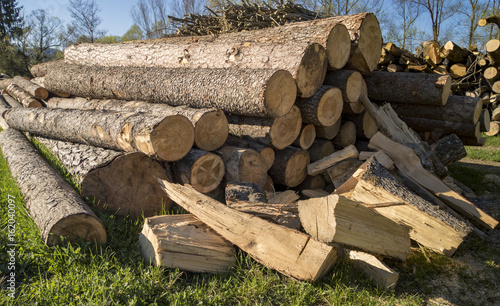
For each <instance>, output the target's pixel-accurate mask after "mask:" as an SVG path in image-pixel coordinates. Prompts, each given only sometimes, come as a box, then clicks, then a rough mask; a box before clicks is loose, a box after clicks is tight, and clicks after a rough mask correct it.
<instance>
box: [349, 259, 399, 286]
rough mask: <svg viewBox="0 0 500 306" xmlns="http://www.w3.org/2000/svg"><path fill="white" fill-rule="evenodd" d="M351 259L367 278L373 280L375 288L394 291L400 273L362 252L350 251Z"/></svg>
mask: <svg viewBox="0 0 500 306" xmlns="http://www.w3.org/2000/svg"><path fill="white" fill-rule="evenodd" d="M347 252H348V254H349V259H350V260H351V261H352V262H353V263H354V264H355V265H356V266H357V267H358V268H360V269H361V270H363V272H364V273H365V275H366V276H368V277H371V278H372V282H373V284H374V285H375V286H379V287H381V288H383V289H385V290H391V289H394V288H395V287H396V285H397V283H398V280H399V273H398V272H396V271H394V270H393V269H391V268H390V267H389V266H387V265H386V264H385V263H383V262H382V261H381V260H379V259H378V258H377V257H375V256H373V255H371V254H368V253H365V252H361V251H353V250H348V251H347Z"/></svg>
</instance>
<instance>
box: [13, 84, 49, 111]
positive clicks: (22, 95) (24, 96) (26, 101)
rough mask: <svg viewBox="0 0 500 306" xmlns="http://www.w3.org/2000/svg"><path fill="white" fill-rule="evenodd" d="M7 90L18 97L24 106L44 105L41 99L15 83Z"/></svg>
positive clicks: (14, 96) (15, 97)
mask: <svg viewBox="0 0 500 306" xmlns="http://www.w3.org/2000/svg"><path fill="white" fill-rule="evenodd" d="M5 92H6V93H7V94H9V95H10V96H11V97H12V98H14V99H16V100H17V101H18V102H19V103H21V104H22V105H23V106H24V107H42V103H41V102H40V101H38V100H37V99H35V97H33V96H32V95H30V94H29V93H28V92H26V91H25V90H24V89H22V88H21V87H19V86H17V85H16V84H14V83H12V84H10V85H9V86H7V88H6V89H5Z"/></svg>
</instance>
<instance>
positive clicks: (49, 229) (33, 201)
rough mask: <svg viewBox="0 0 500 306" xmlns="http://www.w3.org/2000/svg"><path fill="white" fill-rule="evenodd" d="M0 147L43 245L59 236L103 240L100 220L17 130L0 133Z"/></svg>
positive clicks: (104, 240)
mask: <svg viewBox="0 0 500 306" xmlns="http://www.w3.org/2000/svg"><path fill="white" fill-rule="evenodd" d="M0 147H1V148H2V153H3V156H4V158H5V160H6V161H7V163H8V165H9V168H10V171H11V172H12V176H13V177H14V178H15V179H16V182H17V185H18V186H19V189H20V190H21V193H22V194H23V197H24V199H25V201H26V207H27V208H28V210H29V212H30V216H31V218H33V221H34V222H35V224H36V225H37V227H38V228H39V229H40V232H41V236H42V239H43V241H44V242H45V243H46V244H47V245H49V246H52V245H57V244H59V243H60V242H61V240H60V238H61V236H63V237H65V239H68V240H70V241H76V240H78V239H83V240H87V241H91V242H97V243H100V244H104V243H106V241H107V234H106V230H105V228H104V225H103V224H102V222H101V220H99V218H97V217H96V215H95V214H94V213H93V212H92V210H91V209H90V208H89V207H88V206H87V205H86V204H85V202H83V200H82V199H81V198H80V197H79V196H78V195H77V194H76V192H75V191H74V190H73V189H72V188H71V187H70V186H69V185H68V184H67V183H66V182H65V181H64V180H63V179H62V178H61V177H60V176H59V175H58V174H57V173H56V172H55V171H54V169H52V167H51V166H50V165H49V164H48V163H47V162H46V161H45V160H44V159H43V158H42V157H41V156H40V155H38V153H37V151H36V150H35V148H33V146H32V145H31V143H30V142H29V141H28V139H27V138H26V137H25V136H24V135H23V134H22V133H21V132H19V131H17V130H14V129H7V130H4V131H3V132H1V133H0Z"/></svg>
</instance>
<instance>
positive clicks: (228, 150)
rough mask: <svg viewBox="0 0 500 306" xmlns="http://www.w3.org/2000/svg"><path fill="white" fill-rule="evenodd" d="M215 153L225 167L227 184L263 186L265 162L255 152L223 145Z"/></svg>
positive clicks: (265, 173) (265, 171)
mask: <svg viewBox="0 0 500 306" xmlns="http://www.w3.org/2000/svg"><path fill="white" fill-rule="evenodd" d="M216 152H217V154H219V155H220V156H221V157H222V160H223V161H224V164H225V166H226V172H225V179H226V181H227V182H228V183H233V182H237V183H255V184H258V185H261V186H263V185H264V183H265V182H266V178H267V165H266V161H265V160H264V157H262V155H260V154H259V153H258V152H257V151H254V150H251V149H244V148H238V147H233V146H227V145H225V146H222V147H220V148H219V149H217V151H216Z"/></svg>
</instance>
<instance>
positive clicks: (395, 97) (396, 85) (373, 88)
mask: <svg viewBox="0 0 500 306" xmlns="http://www.w3.org/2000/svg"><path fill="white" fill-rule="evenodd" d="M327 77H328V76H327ZM365 81H366V85H367V86H368V96H369V97H370V99H372V100H376V101H387V102H391V103H404V104H418V105H434V106H443V105H445V104H446V102H447V101H448V96H449V95H450V89H451V77H450V76H442V75H435V74H427V73H422V74H415V73H410V72H401V73H390V72H383V71H374V72H373V73H372V74H371V75H369V76H367V77H366V78H365ZM387 88H391V90H387Z"/></svg>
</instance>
